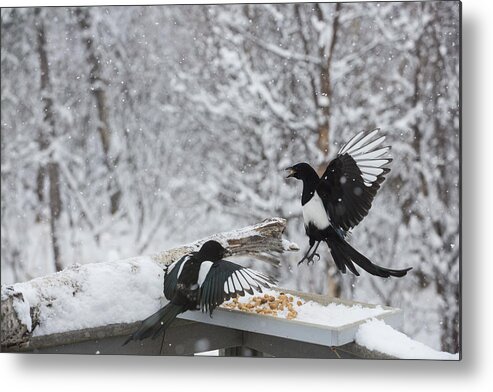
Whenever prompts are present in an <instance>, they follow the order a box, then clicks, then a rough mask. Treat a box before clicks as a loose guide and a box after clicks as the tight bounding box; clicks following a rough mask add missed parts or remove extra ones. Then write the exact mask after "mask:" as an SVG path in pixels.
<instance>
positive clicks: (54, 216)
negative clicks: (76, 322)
mask: <svg viewBox="0 0 493 392" xmlns="http://www.w3.org/2000/svg"><path fill="white" fill-rule="evenodd" d="M35 15H36V17H37V21H36V27H37V30H36V31H37V51H38V57H39V65H40V72H41V75H40V82H41V102H42V105H43V111H44V118H43V120H44V123H43V124H42V126H41V129H40V135H39V144H40V150H41V151H44V150H47V149H48V148H50V147H51V143H53V142H54V139H55V137H56V134H57V131H56V124H55V116H54V113H53V99H54V98H53V94H52V86H51V83H50V69H49V64H50V63H49V61H48V54H47V49H46V31H45V26H44V19H43V10H42V9H41V8H36V11H35ZM44 173H45V169H44V168H40V169H38V177H37V190H38V195H39V198H40V200H41V201H42V200H43V197H42V195H43V191H42V188H43V186H42V183H43V182H44V180H45V174H44ZM46 173H47V177H48V181H49V208H50V231H51V244H52V249H53V258H54V261H55V269H56V270H57V271H61V270H62V269H63V265H62V261H61V254H60V244H59V236H60V234H59V226H60V223H59V220H60V214H61V211H62V199H61V196H60V168H59V165H58V162H57V161H56V158H55V157H54V153H53V149H51V151H50V152H49V154H48V163H47V164H46Z"/></svg>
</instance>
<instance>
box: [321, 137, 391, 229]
mask: <svg viewBox="0 0 493 392" xmlns="http://www.w3.org/2000/svg"><path fill="white" fill-rule="evenodd" d="M378 131H379V129H375V130H373V131H371V132H368V133H365V131H362V132H360V133H358V134H357V135H356V136H354V137H353V138H352V139H351V140H350V141H349V142H347V143H346V144H345V145H344V146H342V147H341V149H340V150H339V152H338V155H337V158H335V159H333V160H332V161H331V162H330V163H329V166H328V167H327V169H326V170H325V173H324V174H323V175H322V178H321V179H320V182H319V184H318V186H317V193H318V194H319V195H320V197H321V199H322V201H323V203H324V207H325V210H326V212H327V214H328V216H329V219H330V221H331V223H332V225H333V226H334V227H335V228H340V229H342V230H344V231H347V230H350V229H351V228H353V227H354V226H356V225H357V224H358V223H360V222H361V220H362V219H363V218H364V217H365V216H366V215H367V214H368V211H369V210H370V208H371V204H372V202H373V198H374V197H375V194H376V193H377V190H378V189H379V188H380V184H381V183H382V182H383V180H384V179H385V175H386V174H387V173H388V172H389V171H390V169H389V168H388V167H385V166H386V165H387V164H388V163H390V162H391V161H392V159H391V158H390V157H387V156H386V155H387V153H388V152H389V150H390V146H386V147H379V146H380V145H381V144H382V142H383V141H384V140H385V136H381V137H378V138H375V136H376V134H377V133H378Z"/></svg>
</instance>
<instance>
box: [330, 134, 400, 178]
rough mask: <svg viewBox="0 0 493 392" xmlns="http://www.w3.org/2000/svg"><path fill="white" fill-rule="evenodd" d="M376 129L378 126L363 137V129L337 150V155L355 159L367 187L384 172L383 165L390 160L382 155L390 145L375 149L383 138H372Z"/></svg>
mask: <svg viewBox="0 0 493 392" xmlns="http://www.w3.org/2000/svg"><path fill="white" fill-rule="evenodd" d="M378 131H379V128H377V129H374V130H373V131H371V132H370V133H368V134H367V135H366V136H364V137H363V135H364V131H363V132H360V133H358V134H357V135H356V136H354V137H353V138H352V139H351V140H350V141H349V142H348V143H347V144H345V145H344V146H342V148H341V149H340V150H339V155H342V154H349V155H351V157H352V158H353V159H354V160H355V162H356V164H357V165H358V168H359V169H360V170H361V175H362V177H363V182H364V184H365V185H366V186H368V187H370V186H372V185H373V183H374V182H375V181H377V179H378V176H380V175H381V174H382V173H384V172H385V168H384V166H385V165H387V164H388V163H389V162H391V161H392V159H391V158H385V157H383V156H384V155H385V154H386V153H387V152H388V151H389V150H390V147H381V148H378V149H375V148H377V147H378V146H380V145H381V144H382V143H383V141H384V140H385V136H381V137H379V138H377V139H375V140H372V138H373V137H374V136H375V135H376V134H377V133H378Z"/></svg>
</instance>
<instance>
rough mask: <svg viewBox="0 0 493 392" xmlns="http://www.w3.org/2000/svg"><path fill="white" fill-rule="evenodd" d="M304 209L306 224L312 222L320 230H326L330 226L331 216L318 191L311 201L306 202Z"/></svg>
mask: <svg viewBox="0 0 493 392" xmlns="http://www.w3.org/2000/svg"><path fill="white" fill-rule="evenodd" d="M302 209H303V220H304V222H305V226H309V224H310V223H312V224H314V225H315V227H316V228H317V229H319V230H324V229H326V228H327V227H328V226H329V224H330V222H329V218H328V217H327V213H326V212H325V208H324V204H323V203H322V199H321V198H320V196H319V195H318V194H317V192H315V194H314V195H313V197H312V198H311V199H310V201H309V202H308V203H306V204H305V205H304V206H303V207H302Z"/></svg>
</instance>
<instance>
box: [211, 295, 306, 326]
mask: <svg viewBox="0 0 493 392" xmlns="http://www.w3.org/2000/svg"><path fill="white" fill-rule="evenodd" d="M296 305H297V306H301V305H303V302H302V301H301V300H299V299H298V300H297V301H296ZM221 306H222V307H224V308H228V309H236V310H241V311H243V312H249V313H258V314H266V315H270V316H276V317H277V316H278V313H279V312H282V313H285V311H287V315H286V318H287V319H288V320H292V319H295V318H296V317H297V316H298V312H297V311H296V310H295V309H294V297H293V296H292V295H287V294H285V293H279V295H272V294H264V295H263V296H262V295H258V296H257V295H255V296H253V297H250V298H249V299H248V301H247V302H240V301H239V299H238V298H233V299H232V300H231V301H228V302H226V303H224V304H222V305H221Z"/></svg>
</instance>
